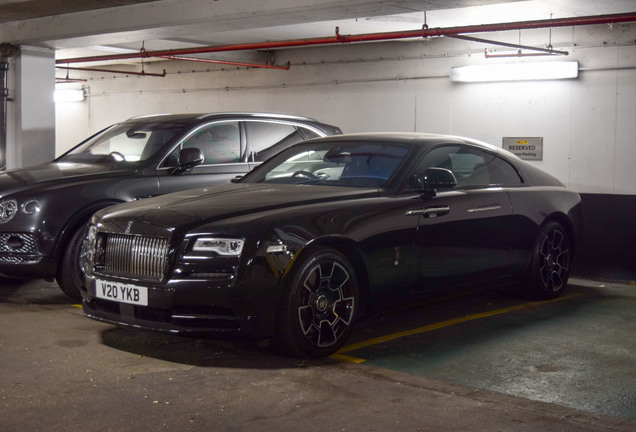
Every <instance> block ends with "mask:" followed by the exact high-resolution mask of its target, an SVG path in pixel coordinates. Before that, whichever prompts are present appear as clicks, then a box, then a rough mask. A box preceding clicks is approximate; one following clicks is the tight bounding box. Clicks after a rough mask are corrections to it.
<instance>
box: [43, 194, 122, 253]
mask: <svg viewBox="0 0 636 432" xmlns="http://www.w3.org/2000/svg"><path fill="white" fill-rule="evenodd" d="M124 202H125V201H119V200H109V201H100V202H96V203H91V204H90V205H88V206H86V207H84V208H82V209H81V210H79V211H77V212H75V214H73V216H72V217H71V218H69V219H68V220H67V221H66V223H65V224H64V228H63V229H62V232H61V234H60V236H59V239H58V241H57V243H56V245H55V252H54V254H53V256H54V258H55V262H56V263H57V264H56V266H57V265H59V260H60V255H61V253H62V251H63V250H64V248H65V247H66V244H67V243H68V241H69V239H70V238H71V237H72V236H73V233H74V232H75V230H76V229H77V227H78V226H79V225H80V224H84V223H87V222H88V220H89V219H90V217H91V216H92V215H93V213H95V212H97V211H99V210H101V209H103V208H105V207H109V206H111V205H116V204H122V203H124Z"/></svg>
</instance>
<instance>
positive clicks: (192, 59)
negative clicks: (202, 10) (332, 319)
mask: <svg viewBox="0 0 636 432" xmlns="http://www.w3.org/2000/svg"><path fill="white" fill-rule="evenodd" d="M158 57H160V58H164V59H167V60H182V61H192V62H200V63H215V64H223V65H230V66H246V67H252V68H265V69H282V70H289V68H290V67H291V65H290V64H289V63H287V66H274V65H270V64H255V63H241V62H235V61H228V60H208V59H200V58H192V57H182V56H158Z"/></svg>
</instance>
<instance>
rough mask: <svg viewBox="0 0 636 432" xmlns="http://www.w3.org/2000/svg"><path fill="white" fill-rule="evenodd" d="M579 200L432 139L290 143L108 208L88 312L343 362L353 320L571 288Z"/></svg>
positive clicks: (372, 137) (484, 152) (99, 233)
mask: <svg viewBox="0 0 636 432" xmlns="http://www.w3.org/2000/svg"><path fill="white" fill-rule="evenodd" d="M579 226H580V198H579V195H578V194H577V193H575V192H572V191H570V190H568V189H567V188H565V187H564V186H563V185H562V184H561V183H560V182H559V181H558V180H557V179H555V178H554V177H552V176H551V175H549V174H546V173H545V172H543V171H541V170H539V169H538V168H536V167H534V166H533V165H531V164H529V163H527V162H524V161H522V160H520V159H518V158H517V157H515V156H513V155H512V154H510V153H508V152H506V151H504V150H502V149H500V148H497V147H494V146H491V145H488V144H483V143H479V142H477V141H473V140H469V139H465V138H458V137H450V136H441V135H424V134H359V135H339V136H333V137H327V138H322V139H316V140H310V141H307V142H305V143H301V144H297V145H295V146H293V147H291V148H289V149H287V150H284V151H282V152H281V153H279V154H278V155H276V156H274V157H273V158H272V159H269V160H268V161H266V162H265V163H263V164H262V165H260V166H259V167H257V168H256V169H255V170H254V171H252V172H250V173H249V174H247V175H246V176H244V177H243V178H242V179H241V180H240V181H238V182H236V183H234V184H229V185H223V186H211V187H208V188H201V189H194V190H189V191H184V192H177V193H174V194H169V195H165V196H162V197H157V198H151V199H148V200H143V201H140V202H135V203H127V204H122V205H119V206H114V207H110V208H107V209H104V210H101V211H99V212H97V213H96V214H95V215H94V216H93V218H92V220H91V222H90V225H89V231H88V236H87V238H86V240H85V243H84V247H83V257H82V266H83V269H84V272H85V274H86V276H87V277H86V285H85V287H84V288H83V290H82V295H83V297H84V300H83V308H84V313H85V315H86V316H88V317H90V318H93V319H97V320H100V321H104V322H108V323H112V324H118V325H122V326H130V327H135V328H144V329H151V330H157V331H166V332H178V333H186V334H187V333H199V332H209V333H214V334H245V335H252V336H257V337H271V338H272V340H273V342H274V343H275V345H276V346H277V347H278V348H279V349H281V350H282V351H283V352H285V353H287V354H291V355H293V356H324V355H330V354H332V353H334V352H336V351H337V350H338V349H339V348H340V347H341V346H342V344H343V343H344V342H345V341H346V339H347V337H348V336H349V334H350V332H351V329H352V325H353V323H354V322H355V320H356V318H357V317H359V316H361V315H362V314H364V313H367V312H370V311H377V310H379V309H382V308H383V307H386V306H388V305H396V304H398V303H400V302H408V301H412V300H413V299H415V298H417V297H419V296H423V295H430V294H431V293H440V292H446V291H449V290H455V289H458V288H462V289H465V288H466V286H468V285H474V284H485V283H489V284H492V283H498V284H499V283H512V282H515V283H518V284H522V285H523V286H525V289H526V290H527V292H528V293H529V294H531V295H533V296H535V297H542V298H552V297H556V296H558V295H559V294H560V293H561V292H562V291H563V289H564V288H565V286H566V284H567V280H568V275H569V271H570V268H571V265H572V259H573V251H574V246H575V235H576V232H577V231H578V229H579Z"/></svg>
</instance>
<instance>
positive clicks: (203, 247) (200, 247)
mask: <svg viewBox="0 0 636 432" xmlns="http://www.w3.org/2000/svg"><path fill="white" fill-rule="evenodd" d="M244 243H245V242H244V241H243V240H240V239H228V238H214V237H205V238H199V239H197V241H195V242H194V246H193V247H192V251H193V252H216V253H217V254H219V255H223V256H240V255H241V251H242V250H243V244H244Z"/></svg>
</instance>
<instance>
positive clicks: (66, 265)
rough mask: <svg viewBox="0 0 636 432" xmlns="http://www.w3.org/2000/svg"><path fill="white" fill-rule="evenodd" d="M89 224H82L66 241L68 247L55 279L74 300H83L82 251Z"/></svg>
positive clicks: (63, 254)
mask: <svg viewBox="0 0 636 432" xmlns="http://www.w3.org/2000/svg"><path fill="white" fill-rule="evenodd" d="M87 229H88V225H87V224H86V223H83V224H80V225H79V227H78V228H76V229H75V231H74V232H73V234H72V235H71V239H70V240H69V241H68V242H67V243H66V247H65V249H64V252H63V253H62V256H61V258H60V263H59V266H58V270H57V275H56V276H55V280H56V281H57V284H58V285H59V287H60V288H61V289H62V291H64V293H65V294H66V295H67V296H69V297H70V298H71V299H73V300H74V301H78V302H80V301H82V293H81V286H82V283H83V280H82V279H83V276H84V273H83V272H82V270H81V269H80V265H79V261H80V251H81V249H82V243H83V242H84V237H85V236H86V231H87Z"/></svg>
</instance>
